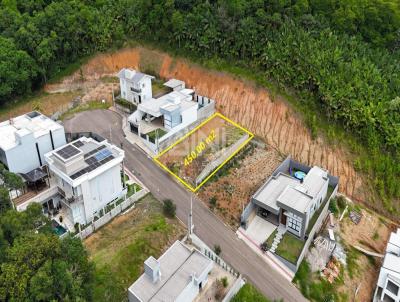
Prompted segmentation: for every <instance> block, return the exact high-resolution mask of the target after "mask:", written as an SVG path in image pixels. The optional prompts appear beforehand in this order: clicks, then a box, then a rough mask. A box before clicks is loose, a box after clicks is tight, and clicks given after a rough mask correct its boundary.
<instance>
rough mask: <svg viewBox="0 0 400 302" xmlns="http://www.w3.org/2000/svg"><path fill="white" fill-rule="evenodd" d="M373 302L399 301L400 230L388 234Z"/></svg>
mask: <svg viewBox="0 0 400 302" xmlns="http://www.w3.org/2000/svg"><path fill="white" fill-rule="evenodd" d="M373 301H374V302H380V301H383V302H399V301H400V229H397V231H396V233H394V232H393V233H391V234H390V238H389V242H388V244H387V246H386V253H385V258H384V259H383V264H382V267H381V270H380V272H379V277H378V282H377V286H376V290H375V294H374V299H373Z"/></svg>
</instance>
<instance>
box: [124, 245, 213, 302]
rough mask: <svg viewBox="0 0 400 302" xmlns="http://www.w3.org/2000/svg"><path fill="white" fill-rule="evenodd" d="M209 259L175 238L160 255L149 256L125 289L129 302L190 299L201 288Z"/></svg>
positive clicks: (207, 269) (206, 275) (182, 300)
mask: <svg viewBox="0 0 400 302" xmlns="http://www.w3.org/2000/svg"><path fill="white" fill-rule="evenodd" d="M212 268H213V262H212V261H211V260H210V259H208V258H206V257H205V256H204V255H203V254H201V253H200V252H199V251H197V250H196V249H190V248H188V247H187V246H186V245H184V244H183V243H182V242H180V241H176V242H175V243H174V244H173V245H172V246H171V247H170V248H169V249H168V250H167V251H166V252H165V253H164V254H163V255H161V256H160V258H158V260H157V259H155V258H154V257H149V258H148V259H147V260H146V261H145V262H144V273H143V275H141V276H140V277H139V278H138V279H137V280H136V281H135V283H133V284H132V285H131V286H130V287H129V289H128V297H129V302H150V301H152V302H166V301H168V302H173V301H176V302H190V301H193V300H194V299H195V298H196V296H197V295H198V293H199V291H200V290H201V289H202V288H204V286H205V285H206V283H207V281H208V274H209V272H211V270H212Z"/></svg>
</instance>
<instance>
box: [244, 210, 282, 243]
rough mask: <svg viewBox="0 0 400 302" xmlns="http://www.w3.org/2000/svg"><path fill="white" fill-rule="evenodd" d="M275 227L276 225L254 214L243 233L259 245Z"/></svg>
mask: <svg viewBox="0 0 400 302" xmlns="http://www.w3.org/2000/svg"><path fill="white" fill-rule="evenodd" d="M276 228H277V227H276V225H274V224H272V223H271V222H269V221H266V220H265V219H263V218H261V217H260V216H258V215H256V216H254V218H253V220H252V221H251V223H250V225H249V226H248V227H247V230H244V234H245V235H246V236H247V237H248V238H249V239H250V240H252V241H253V242H254V243H256V244H257V245H258V246H260V244H261V243H263V242H264V241H265V240H267V238H268V237H269V236H270V235H271V234H272V233H273V232H274V231H275V230H276Z"/></svg>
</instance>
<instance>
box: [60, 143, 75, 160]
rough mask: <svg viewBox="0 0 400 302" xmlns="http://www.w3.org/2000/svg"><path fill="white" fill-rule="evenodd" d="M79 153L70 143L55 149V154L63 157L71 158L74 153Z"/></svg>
mask: <svg viewBox="0 0 400 302" xmlns="http://www.w3.org/2000/svg"><path fill="white" fill-rule="evenodd" d="M79 153H80V150H79V149H78V148H76V147H74V146H72V145H67V146H65V147H64V148H62V149H60V150H58V151H57V154H58V155H60V156H61V157H62V158H64V159H68V158H71V157H72V156H74V155H77V154H79Z"/></svg>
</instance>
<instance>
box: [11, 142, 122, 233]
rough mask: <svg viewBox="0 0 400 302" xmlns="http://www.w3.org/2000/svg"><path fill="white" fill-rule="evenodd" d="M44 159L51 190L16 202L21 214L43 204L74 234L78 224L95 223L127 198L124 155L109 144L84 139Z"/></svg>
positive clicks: (52, 216) (45, 208) (48, 154)
mask: <svg viewBox="0 0 400 302" xmlns="http://www.w3.org/2000/svg"><path fill="white" fill-rule="evenodd" d="M44 158H45V163H46V164H47V171H48V173H49V175H48V176H49V186H48V187H47V188H46V189H45V190H42V191H41V192H39V193H38V194H34V195H33V196H32V197H30V198H29V199H27V200H22V201H21V202H19V203H16V202H14V204H15V208H16V209H17V210H18V211H23V210H25V209H26V208H27V206H28V205H29V204H31V203H34V202H36V203H40V204H42V206H43V212H44V213H45V214H48V215H49V216H50V217H51V218H52V219H53V221H55V222H56V223H58V224H60V225H61V226H63V227H64V228H65V229H68V230H70V231H73V230H74V226H75V225H76V224H77V223H79V224H81V225H86V224H88V223H90V222H92V221H93V220H94V219H96V217H97V218H98V217H99V216H100V211H102V210H104V208H105V207H106V206H107V205H109V204H110V203H112V202H115V201H116V200H117V199H119V198H122V197H124V196H125V194H126V189H124V188H123V184H122V179H121V171H122V168H123V167H122V161H123V158H124V151H123V150H121V149H120V148H118V147H116V146H114V145H112V144H110V143H108V142H107V141H105V140H104V141H102V142H98V141H96V140H94V139H93V138H87V137H81V138H79V139H77V140H75V141H73V142H71V143H69V144H66V145H64V146H62V147H60V148H57V149H55V150H53V151H50V152H48V153H46V154H45V156H44ZM46 176H47V175H46Z"/></svg>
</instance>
